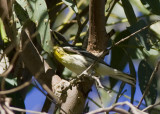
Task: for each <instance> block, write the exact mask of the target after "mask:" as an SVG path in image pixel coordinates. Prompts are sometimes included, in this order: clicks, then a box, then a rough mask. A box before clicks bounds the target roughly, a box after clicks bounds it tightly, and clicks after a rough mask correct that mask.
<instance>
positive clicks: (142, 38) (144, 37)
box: [127, 20, 151, 50]
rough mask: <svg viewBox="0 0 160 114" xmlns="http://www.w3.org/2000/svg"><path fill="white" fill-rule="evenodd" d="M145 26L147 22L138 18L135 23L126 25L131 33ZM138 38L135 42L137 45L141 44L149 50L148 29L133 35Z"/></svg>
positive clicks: (149, 38) (149, 37)
mask: <svg viewBox="0 0 160 114" xmlns="http://www.w3.org/2000/svg"><path fill="white" fill-rule="evenodd" d="M145 26H147V24H146V23H145V22H144V20H140V21H138V22H137V23H135V24H134V25H132V26H130V27H128V28H127V29H128V31H129V32H130V33H131V34H132V33H134V32H136V31H137V30H140V29H142V28H143V27H145ZM135 36H136V37H137V38H138V39H139V40H138V41H137V43H138V44H139V45H141V44H142V45H143V46H144V47H145V48H146V49H147V50H150V48H151V43H150V41H151V36H150V34H149V31H148V29H145V30H143V31H141V32H139V33H138V34H136V35H135Z"/></svg>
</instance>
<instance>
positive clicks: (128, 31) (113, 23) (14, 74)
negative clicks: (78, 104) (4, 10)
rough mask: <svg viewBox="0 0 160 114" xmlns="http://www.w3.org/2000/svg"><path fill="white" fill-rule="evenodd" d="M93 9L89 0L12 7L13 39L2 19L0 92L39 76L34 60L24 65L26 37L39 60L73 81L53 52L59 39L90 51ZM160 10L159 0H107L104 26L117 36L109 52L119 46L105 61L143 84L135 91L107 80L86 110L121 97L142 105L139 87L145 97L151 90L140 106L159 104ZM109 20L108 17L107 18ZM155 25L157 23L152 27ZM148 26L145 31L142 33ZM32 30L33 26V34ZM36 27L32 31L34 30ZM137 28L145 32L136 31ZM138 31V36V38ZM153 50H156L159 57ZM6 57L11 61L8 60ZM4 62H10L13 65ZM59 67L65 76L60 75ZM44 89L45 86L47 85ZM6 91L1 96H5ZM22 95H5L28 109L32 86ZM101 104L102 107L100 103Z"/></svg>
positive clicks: (33, 0) (22, 0) (22, 2)
mask: <svg viewBox="0 0 160 114" xmlns="http://www.w3.org/2000/svg"><path fill="white" fill-rule="evenodd" d="M50 2H51V3H50ZM88 5H89V2H88V1H85V0H62V1H60V0H53V1H52V0H15V1H14V3H13V4H12V5H11V6H10V7H9V8H8V9H10V10H11V9H12V13H11V16H10V19H9V20H7V21H8V25H9V24H10V25H9V26H10V30H12V35H8V34H9V33H8V32H7V30H6V29H7V27H6V26H7V24H6V20H5V19H4V18H3V15H2V16H1V18H0V49H1V51H0V52H1V53H0V61H1V63H0V69H3V71H1V72H0V73H1V74H0V84H1V89H0V90H3V91H5V90H8V89H13V88H16V87H19V86H21V85H23V84H24V83H26V82H29V84H28V85H30V84H31V80H32V78H31V77H32V75H34V74H33V72H31V71H30V69H29V68H28V64H29V62H25V60H26V59H23V54H22V56H21V54H20V53H21V51H22V53H23V51H24V50H25V49H24V47H25V46H26V45H27V43H26V42H27V40H26V39H24V38H23V37H24V36H30V37H29V41H31V44H33V47H34V49H35V50H36V54H39V56H38V57H37V58H36V56H34V57H35V60H36V59H38V60H39V59H40V60H42V59H41V56H42V57H43V59H44V61H45V62H46V64H47V65H50V68H49V69H52V70H53V71H54V72H56V73H57V74H58V75H61V77H63V78H64V79H66V80H69V79H72V78H71V77H72V76H74V75H75V74H74V73H72V72H71V71H69V70H68V69H63V67H62V66H61V65H60V64H59V63H57V61H56V60H55V59H54V57H53V55H52V51H53V49H52V48H53V45H55V42H56V41H55V39H56V40H58V41H59V42H66V41H67V43H68V42H69V44H67V45H71V44H73V42H76V43H75V45H76V46H79V47H81V48H86V47H87V43H88V42H87V40H88V36H89V32H88V31H89V21H88V15H89V9H88V7H89V6H88ZM112 7H113V8H112ZM159 8H160V1H159V0H152V1H151V0H141V1H135V0H127V1H126V0H121V1H118V0H115V1H112V0H108V1H107V3H106V5H105V10H106V12H105V17H106V22H105V23H106V26H105V27H106V31H107V33H109V31H110V30H112V29H114V30H115V34H114V35H113V36H112V37H111V38H109V41H108V48H109V47H112V46H113V45H114V46H113V48H111V51H110V53H109V55H107V56H106V57H107V58H108V59H105V61H107V62H108V63H110V66H112V67H114V68H116V69H119V70H121V71H123V70H124V69H126V66H129V68H128V69H129V70H128V71H126V72H127V73H128V72H129V71H130V73H131V74H132V75H133V76H134V77H135V78H136V80H137V82H138V84H137V85H136V88H133V87H131V86H130V85H127V84H124V83H121V85H120V82H119V81H117V80H114V79H110V78H106V77H102V79H101V83H102V85H104V87H105V89H98V92H97V91H96V90H95V91H94V89H95V87H92V89H93V91H92V92H91V93H90V95H89V96H88V97H89V98H88V100H87V101H86V102H87V104H86V107H85V108H84V109H85V112H86V111H91V110H94V109H96V108H100V106H101V105H102V106H103V105H104V106H105V107H106V106H108V105H112V104H113V103H114V102H119V101H122V99H121V96H122V97H123V100H125V101H126V100H127V101H130V102H131V103H132V104H136V105H137V102H135V101H136V100H138V102H139V101H140V98H141V96H139V99H135V96H136V95H137V92H136V91H137V90H136V89H137V88H140V90H141V92H142V94H143V93H144V92H145V88H146V86H150V88H149V90H148V91H149V92H148V94H147V95H145V97H144V102H143V104H144V106H142V107H141V108H144V107H146V106H149V105H151V104H155V102H159V101H156V100H157V99H159V95H158V93H159V92H160V91H159V90H158V89H157V88H158V87H159V85H158V82H159V78H158V76H159V74H158V73H157V74H156V73H155V74H156V76H155V77H154V79H153V81H152V83H151V85H147V84H148V82H149V80H150V76H151V74H152V72H153V71H154V68H155V66H156V64H155V63H156V62H158V59H159V55H160V54H159V40H160V34H159V31H158V32H157V30H160V28H159V26H160V23H159V22H158V21H159V18H158V15H159V14H160V9H159ZM0 9H1V5H0ZM107 17H109V18H108V19H107ZM155 21H157V23H154V24H153V22H155ZM32 26H34V27H32ZM29 27H30V28H29ZM144 27H146V28H145V29H143V28H144ZM27 28H29V29H28V31H27ZM32 29H33V31H31V30H32ZM138 30H140V31H139V32H137V31H138ZM135 32H137V33H136V34H134V33H135ZM62 34H63V35H62ZM11 36H12V37H11ZM128 36H130V37H129V38H128V39H127V40H124V41H122V42H121V43H120V44H119V45H115V44H116V42H118V41H121V40H123V39H124V38H126V37H128ZM77 38H78V40H77ZM22 47H23V48H22ZM153 52H156V54H155V53H153ZM30 53H31V55H36V54H35V53H33V52H32V50H31V51H30ZM16 54H18V56H16ZM19 55H20V56H19ZM6 56H7V57H8V59H9V61H8V62H7V60H6ZM109 60H110V61H109ZM134 61H136V62H134ZM137 61H138V62H137ZM45 62H43V60H42V65H44V66H45V65H46V64H45ZM4 63H5V64H9V66H7V65H5V64H4ZM27 63H28V64H27ZM1 64H2V65H1ZM31 67H34V66H30V68H31ZM137 67H138V68H137ZM56 68H57V69H59V71H61V72H58V71H56V70H55V69H56ZM43 69H45V67H43ZM137 69H138V70H137ZM45 71H46V69H45ZM62 71H63V72H62ZM2 72H3V73H2ZM136 72H137V73H136ZM38 73H39V72H38ZM38 73H37V75H38ZM35 74H36V73H35ZM35 77H36V76H35ZM36 78H37V77H36ZM45 78H46V77H45ZM48 84H50V83H48ZM40 85H41V86H42V84H40ZM26 86H27V85H26ZM26 86H25V87H26ZM35 86H37V85H36V84H35ZM3 91H1V92H0V97H1V94H2V93H3ZM21 91H24V94H22V93H21V92H20V91H18V92H17V91H15V92H14V93H12V92H11V93H10V94H9V95H7V94H6V95H7V97H11V98H12V99H13V101H12V104H11V105H12V106H14V107H19V108H25V106H24V99H25V97H26V94H27V93H29V92H30V88H29V91H28V90H27V89H22V90H21ZM109 91H111V93H109ZM126 91H127V92H126ZM93 93H98V94H100V95H97V96H99V97H97V96H93ZM16 95H18V96H19V99H17V98H16V97H15V96H16ZM110 96H112V98H110ZM101 97H102V98H101ZM98 99H100V100H101V102H99V101H98ZM102 99H103V100H102ZM102 101H103V102H102ZM17 102H18V103H17ZM100 103H101V105H99V104H100ZM154 110H159V108H157V109H154V108H153V109H152V111H154Z"/></svg>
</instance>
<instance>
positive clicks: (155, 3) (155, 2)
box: [141, 0, 160, 15]
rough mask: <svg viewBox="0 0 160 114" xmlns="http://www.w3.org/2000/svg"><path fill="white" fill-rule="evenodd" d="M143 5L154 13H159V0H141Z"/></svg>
mask: <svg viewBox="0 0 160 114" xmlns="http://www.w3.org/2000/svg"><path fill="white" fill-rule="evenodd" d="M141 2H142V4H143V5H144V7H146V8H147V9H148V10H149V11H151V12H152V13H154V14H157V15H159V14H160V0H141Z"/></svg>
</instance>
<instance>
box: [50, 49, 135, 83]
mask: <svg viewBox="0 0 160 114" xmlns="http://www.w3.org/2000/svg"><path fill="white" fill-rule="evenodd" d="M53 54H54V56H55V58H56V59H57V60H58V61H59V62H60V63H61V64H63V65H64V66H65V67H67V68H68V69H70V70H71V71H72V72H74V73H76V74H77V75H79V74H81V73H82V72H83V71H84V70H86V69H87V68H88V67H89V66H90V65H91V64H92V63H93V62H94V61H95V60H97V57H96V56H94V55H93V54H91V53H89V52H87V51H85V50H79V49H77V48H76V49H75V48H74V47H70V46H65V47H59V46H54V47H53ZM91 70H93V69H91ZM94 72H95V74H94V75H96V76H110V77H112V78H115V79H118V80H121V81H124V82H126V83H128V84H131V85H135V79H134V78H133V77H132V76H130V75H128V74H126V73H123V72H121V71H118V70H117V69H114V68H111V67H110V66H109V65H107V64H106V63H105V62H104V61H103V60H99V61H98V62H97V63H96V65H95V66H94Z"/></svg>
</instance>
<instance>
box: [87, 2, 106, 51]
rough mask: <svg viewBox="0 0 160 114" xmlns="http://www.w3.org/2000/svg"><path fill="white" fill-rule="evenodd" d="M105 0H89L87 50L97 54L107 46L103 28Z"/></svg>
mask: <svg viewBox="0 0 160 114" xmlns="http://www.w3.org/2000/svg"><path fill="white" fill-rule="evenodd" d="M104 11H105V0H90V6H89V39H88V47H87V50H88V51H90V52H91V53H93V54H97V53H99V52H101V51H103V50H104V49H106V47H107V43H108V38H107V33H106V30H105V14H104Z"/></svg>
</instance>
